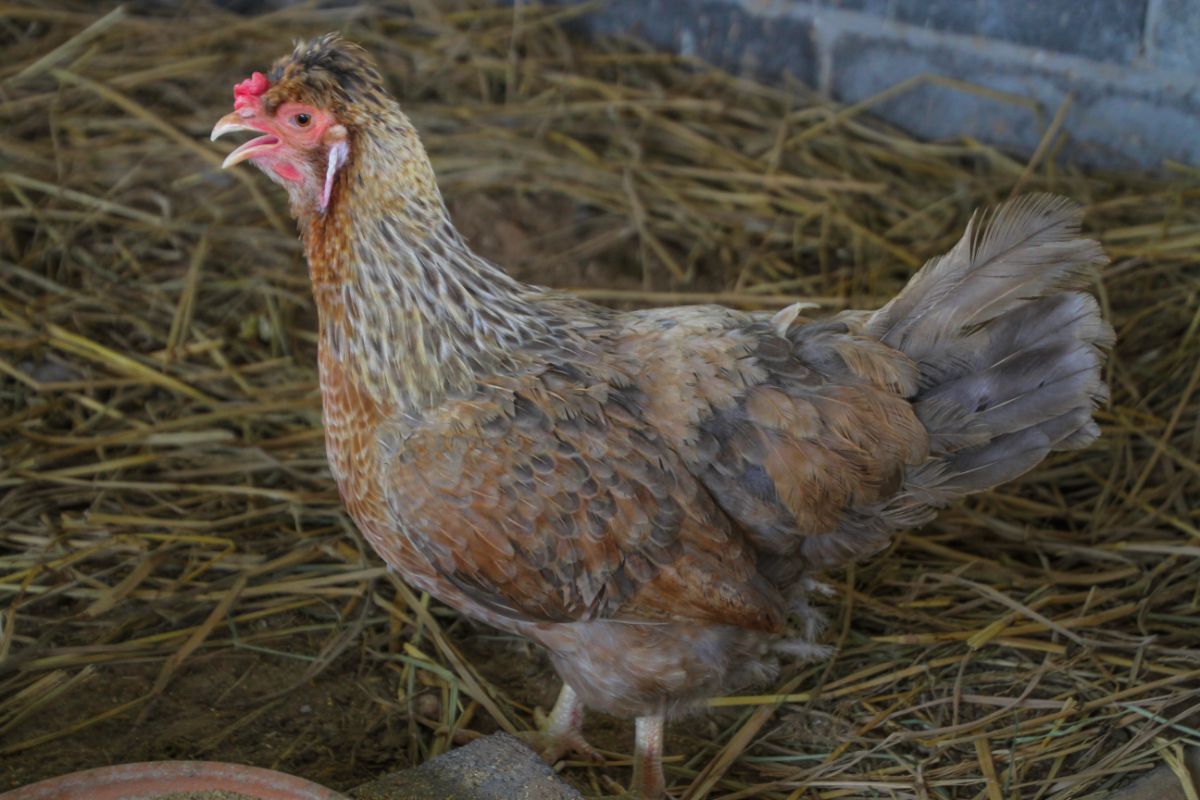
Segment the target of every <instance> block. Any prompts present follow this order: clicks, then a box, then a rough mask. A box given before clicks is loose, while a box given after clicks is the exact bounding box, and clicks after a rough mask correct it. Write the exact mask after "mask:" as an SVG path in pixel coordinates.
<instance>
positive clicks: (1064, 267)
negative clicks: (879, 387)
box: [866, 195, 1114, 511]
mask: <svg viewBox="0 0 1200 800" xmlns="http://www.w3.org/2000/svg"><path fill="white" fill-rule="evenodd" d="M1081 217H1082V211H1081V210H1080V208H1079V206H1077V205H1076V204H1075V203H1073V202H1071V201H1069V200H1066V199H1064V198H1061V197H1054V196H1051V195H1028V196H1025V197H1021V198H1018V199H1016V200H1013V201H1009V202H1007V203H1005V204H1003V205H1001V206H999V207H998V208H996V209H995V210H993V211H991V212H990V213H985V214H983V215H978V214H977V215H976V216H975V217H974V218H972V220H971V222H970V224H969V225H968V226H967V230H966V233H965V234H963V237H962V239H961V240H960V241H959V242H958V244H957V245H955V246H954V249H952V250H951V251H950V252H949V253H947V254H946V255H944V256H942V257H941V258H936V259H934V260H932V261H930V262H929V263H928V264H926V265H925V266H924V267H923V268H922V269H921V270H920V271H919V272H918V273H917V274H916V275H915V276H913V278H912V280H911V281H910V282H909V284H908V286H906V287H905V288H904V290H903V291H902V292H901V293H900V294H899V295H897V296H896V297H895V298H894V299H893V300H892V301H891V302H890V303H888V304H887V305H886V306H884V307H883V308H881V309H879V311H877V312H875V313H874V314H873V315H872V316H871V317H870V318H869V320H868V321H867V324H866V332H867V333H868V334H869V335H872V336H873V337H875V338H878V339H880V340H881V341H883V342H884V343H885V344H887V345H889V346H891V347H893V348H895V349H897V350H900V351H902V352H903V353H905V354H906V355H908V356H909V357H910V358H911V359H913V361H915V362H916V363H917V366H918V367H919V369H920V388H919V390H918V392H917V394H916V396H915V398H914V400H913V402H914V406H915V408H916V410H917V414H918V416H919V417H920V419H921V421H922V423H923V424H924V425H925V428H926V429H927V430H928V431H929V433H930V450H931V456H932V458H931V459H930V461H929V462H927V463H926V464H924V465H922V466H920V467H917V468H915V469H911V470H910V471H909V474H908V476H907V479H906V481H905V488H904V491H903V492H902V494H903V495H906V498H905V499H906V500H907V501H908V502H907V503H902V505H907V506H908V507H909V509H911V510H913V511H916V509H919V508H921V507H924V508H928V507H929V506H935V507H937V506H944V505H945V504H946V503H948V502H950V501H951V500H953V499H954V498H955V497H957V496H959V495H962V494H966V493H968V492H975V491H979V490H982V489H988V488H990V487H993V486H996V485H998V484H1001V483H1004V482H1005V481H1008V480H1011V479H1013V478H1015V477H1017V476H1018V475H1021V474H1022V473H1024V472H1026V471H1027V470H1029V469H1031V468H1032V467H1034V466H1035V465H1037V464H1038V463H1039V462H1040V461H1041V460H1042V459H1043V458H1045V457H1046V455H1047V454H1048V453H1050V452H1051V451H1053V450H1066V449H1071V448H1078V447H1083V446H1085V445H1087V444H1089V443H1090V442H1091V441H1092V440H1094V439H1095V438H1096V437H1097V436H1098V435H1099V429H1098V428H1097V426H1096V423H1095V421H1094V420H1093V419H1092V411H1093V408H1094V407H1095V406H1096V405H1097V404H1098V403H1102V402H1103V401H1104V400H1105V399H1106V397H1107V393H1108V387H1107V386H1106V385H1105V383H1104V379H1103V376H1102V374H1101V370H1102V367H1103V364H1104V354H1103V352H1102V350H1101V348H1106V347H1110V346H1111V345H1112V343H1113V338H1114V337H1113V331H1112V328H1111V327H1110V326H1109V325H1108V323H1107V322H1105V321H1104V320H1103V319H1102V318H1101V315H1100V308H1099V306H1098V304H1097V302H1096V300H1095V298H1094V297H1093V296H1092V295H1091V294H1089V293H1087V292H1086V290H1085V289H1086V286H1087V284H1088V283H1089V281H1090V279H1091V278H1092V276H1093V275H1094V274H1095V272H1096V270H1097V268H1098V267H1099V266H1101V265H1103V264H1104V263H1106V261H1107V259H1106V257H1105V255H1104V253H1103V251H1102V250H1101V249H1100V245H1099V243H1097V242H1096V241H1094V240H1091V239H1084V238H1081V237H1080V235H1079V223H1080V219H1081ZM897 499H899V498H897ZM897 510H899V509H897Z"/></svg>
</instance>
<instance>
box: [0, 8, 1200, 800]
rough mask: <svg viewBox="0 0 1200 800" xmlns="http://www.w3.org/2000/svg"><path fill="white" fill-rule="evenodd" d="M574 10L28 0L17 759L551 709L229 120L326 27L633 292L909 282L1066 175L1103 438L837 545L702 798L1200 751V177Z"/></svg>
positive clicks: (364, 767)
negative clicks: (329, 382) (961, 137)
mask: <svg viewBox="0 0 1200 800" xmlns="http://www.w3.org/2000/svg"><path fill="white" fill-rule="evenodd" d="M578 13H579V9H569V10H562V9H555V8H548V7H538V6H530V5H524V4H523V5H521V6H520V7H519V10H518V11H516V12H514V10H513V9H511V8H493V7H489V6H478V5H461V4H447V3H428V2H421V1H420V0H414V2H413V3H412V4H411V5H404V6H395V5H388V6H386V7H383V6H376V7H336V8H320V7H314V6H311V5H299V6H295V7H292V8H289V9H284V10H281V11H278V12H275V13H272V14H269V15H266V16H259V17H248V16H239V15H237V14H235V13H233V12H231V11H228V10H222V9H219V8H215V7H211V6H207V5H204V4H201V3H192V4H188V5H187V6H185V7H183V8H175V7H174V6H171V5H169V4H150V5H148V6H147V7H145V8H140V9H135V8H127V9H123V10H122V9H114V7H97V6H95V5H93V4H88V3H74V4H71V3H37V4H34V3H29V4H18V5H12V4H4V5H3V8H0V42H2V46H3V49H4V52H5V54H6V57H5V59H4V63H3V64H2V65H0V373H2V376H0V519H2V520H3V526H2V528H0V789H3V788H6V787H8V786H13V785H17V784H19V783H24V782H27V781H30V780H34V779H37V778H41V777H46V776H49V775H51V774H56V773H61V772H65V771H69V770H71V769H78V768H84V767H89V766H98V765H100V764H103V763H110V762H119V761H130V760H138V759H148V758H171V757H174V758H181V757H186V758H208V759H214V760H219V759H224V760H239V761H245V762H250V763H256V764H260V765H263V766H269V767H274V768H277V769H284V770H288V771H292V772H295V773H297V774H300V775H303V776H305V777H308V778H310V779H312V780H316V781H320V782H324V783H326V784H328V785H330V786H333V787H335V788H348V787H350V786H353V785H355V784H357V783H360V782H362V781H365V780H367V779H369V778H372V777H374V776H376V775H377V774H379V773H382V772H384V771H387V770H392V769H398V768H402V767H405V766H408V765H410V764H414V763H418V762H420V761H422V760H424V759H425V758H427V757H429V756H430V755H433V754H436V753H438V752H441V751H443V750H445V749H446V748H447V747H449V746H451V745H452V744H453V743H455V742H461V741H464V740H466V739H469V738H471V737H472V736H474V735H477V734H479V733H485V732H489V731H492V730H496V729H507V730H514V731H515V730H522V729H528V728H529V727H530V726H531V725H532V706H533V705H534V704H537V703H540V704H543V705H545V704H547V703H548V702H550V701H551V700H552V698H553V693H554V690H555V686H554V684H553V678H552V675H551V673H550V672H549V670H548V667H547V665H546V663H545V659H544V658H543V657H542V656H541V655H540V654H539V653H537V652H533V651H530V650H528V649H527V648H526V647H525V646H524V645H523V644H521V643H520V642H517V641H514V640H511V639H507V638H504V637H499V636H497V635H495V634H494V633H493V632H491V631H488V630H486V629H483V628H479V627H477V626H475V625H473V624H470V623H468V622H466V621H464V620H461V619H459V618H458V617H457V616H456V615H454V614H453V613H452V612H450V611H448V610H446V609H444V608H441V607H440V606H438V604H437V603H436V602H431V601H430V600H429V599H428V598H425V597H418V596H415V595H413V594H412V593H411V592H409V591H408V590H407V589H406V588H405V587H404V586H403V585H402V584H400V583H399V582H398V581H397V580H396V579H395V578H394V577H392V576H391V575H389V574H388V573H387V572H386V571H385V570H384V569H383V568H382V565H381V563H380V562H379V560H378V559H377V558H376V557H375V556H374V555H373V554H371V553H369V552H365V549H364V546H363V545H362V543H361V542H360V541H359V539H358V538H357V535H356V534H355V533H354V531H353V529H352V526H351V525H350V524H349V522H348V520H347V519H346V517H345V515H344V514H343V512H342V511H341V509H340V507H339V504H338V501H337V498H336V496H335V493H334V490H333V487H332V485H331V483H330V481H329V478H328V475H327V472H326V469H325V464H324V453H323V445H322V440H321V433H320V428H319V426H320V418H319V396H318V394H317V392H316V388H315V375H314V368H313V364H314V355H313V349H314V336H313V330H314V318H313V312H312V307H311V300H310V297H309V294H308V289H307V277H306V274H305V271H304V268H303V265H302V257H301V254H300V252H299V247H298V244H297V241H296V236H295V233H294V229H293V228H292V226H291V222H290V220H288V219H287V214H286V208H285V205H284V202H283V198H282V196H281V194H280V193H279V192H278V191H277V190H276V189H275V188H274V187H272V186H271V185H269V184H268V183H267V182H266V181H263V180H261V179H260V178H259V176H258V175H257V174H256V173H254V172H252V171H251V170H249V169H236V170H234V171H232V172H230V173H222V172H220V171H219V170H218V169H217V166H218V165H219V164H220V161H221V159H222V157H223V153H224V152H225V151H224V150H223V149H220V148H218V146H216V145H211V144H209V143H208V141H207V135H206V134H207V132H208V130H209V129H210V127H211V125H212V124H213V122H214V121H215V120H216V119H217V117H218V116H220V115H221V114H223V113H225V110H226V109H227V108H228V106H229V103H230V93H229V87H231V86H232V85H233V83H235V82H236V81H237V80H239V79H241V78H242V77H244V76H245V75H246V74H248V73H249V72H250V71H251V70H253V69H256V68H258V69H261V68H263V67H264V66H266V65H267V64H268V63H269V62H270V61H271V60H273V59H274V58H275V57H276V56H277V55H279V54H280V53H282V52H284V51H285V49H287V48H288V47H289V46H290V41H291V39H292V38H294V37H296V36H302V35H308V34H312V33H317V32H323V31H326V30H330V29H344V30H345V31H346V32H347V34H348V35H349V36H350V37H351V38H353V39H356V40H358V41H359V42H361V43H362V44H364V45H365V46H367V47H368V48H369V49H371V50H372V51H373V52H374V53H376V54H377V56H378V57H379V58H380V60H381V61H382V63H383V65H384V66H385V67H386V69H387V71H388V73H389V75H390V78H391V81H392V85H393V87H394V89H395V91H396V92H397V94H398V95H399V96H400V97H401V98H402V101H403V102H404V104H405V106H406V108H407V109H408V110H409V112H410V113H411V115H412V116H413V118H414V121H415V122H416V123H417V125H418V128H419V129H420V130H421V131H422V132H423V135H424V138H425V141H426V143H427V145H428V147H429V149H430V151H431V153H432V155H433V157H434V161H435V166H436V168H437V170H438V172H439V175H440V177H441V180H442V185H443V189H444V191H445V193H446V195H447V198H448V200H449V202H450V204H451V208H452V210H453V212H454V213H455V214H456V216H457V217H458V218H459V219H460V220H461V222H462V227H463V228H464V230H465V232H466V233H467V235H468V237H469V238H470V240H471V241H472V242H474V243H476V244H477V246H479V248H480V249H482V250H483V251H484V252H485V253H486V254H488V255H490V256H492V257H494V258H496V259H498V260H501V261H502V262H503V263H505V264H506V265H507V266H509V267H510V268H511V269H512V270H513V271H514V272H515V273H516V274H517V275H518V276H520V277H522V278H526V279H530V280H536V281H538V282H542V283H551V284H554V285H556V286H561V287H568V288H576V289H580V290H581V291H582V292H583V293H584V294H586V295H587V296H589V297H592V298H594V299H597V300H599V301H604V302H613V303H621V304H627V305H629V304H634V305H636V304H643V305H644V304H656V303H667V302H672V303H674V302H692V301H701V302H707V301H719V302H726V303H731V304H735V305H738V306H741V307H761V308H770V307H777V306H779V305H780V304H784V303H789V302H793V301H794V300H797V299H811V300H815V301H816V302H819V303H821V304H822V305H823V306H824V307H825V308H827V309H829V310H831V311H832V310H836V309H839V308H843V307H847V306H855V307H871V306H874V305H877V304H879V303H880V302H882V301H883V300H885V299H886V298H888V297H889V296H890V295H891V294H892V293H893V292H894V291H895V290H896V289H897V288H898V287H899V286H901V285H902V283H903V281H904V279H905V278H906V276H908V275H909V274H911V272H912V271H913V270H914V269H915V268H916V267H917V266H919V265H920V264H921V263H922V262H923V261H924V260H925V259H926V258H928V257H929V256H931V255H934V254H936V253H939V252H941V251H943V250H944V249H946V248H947V247H948V246H949V245H950V244H952V243H953V241H954V239H955V238H956V237H957V236H958V234H959V233H960V231H961V228H962V226H963V224H964V222H965V220H966V217H967V216H968V214H969V213H970V211H971V209H972V208H974V207H975V206H977V205H980V204H983V203H991V202H996V201H998V200H1001V199H1003V198H1005V197H1007V196H1009V195H1010V194H1012V193H1015V192H1019V191H1023V190H1033V189H1038V190H1049V191H1054V192H1059V193H1063V194H1067V195H1070V196H1072V197H1075V198H1077V199H1079V200H1080V201H1081V202H1083V203H1084V204H1086V206H1087V209H1088V212H1087V219H1086V226H1087V228H1088V230H1090V231H1092V232H1093V233H1094V234H1095V235H1097V236H1098V237H1099V238H1100V239H1101V240H1102V242H1103V244H1104V246H1105V248H1106V250H1107V251H1108V253H1109V254H1110V255H1111V256H1112V259H1113V262H1112V264H1111V265H1110V266H1109V267H1108V268H1107V269H1106V270H1105V273H1104V275H1103V279H1102V281H1101V282H1100V283H1098V285H1097V286H1096V291H1097V292H1098V295H1099V297H1100V298H1101V302H1102V304H1103V306H1104V308H1105V309H1106V312H1107V313H1108V314H1109V315H1110V317H1111V319H1112V320H1113V322H1114V324H1115V327H1116V330H1117V334H1118V340H1119V344H1118V346H1117V349H1116V352H1115V353H1114V354H1113V357H1112V359H1111V362H1110V367H1109V369H1108V376H1107V377H1108V380H1109V381H1110V383H1111V385H1112V387H1113V396H1112V401H1111V403H1110V405H1109V406H1108V407H1106V408H1104V409H1101V410H1100V412H1099V414H1098V417H1099V420H1100V422H1101V426H1102V428H1103V430H1104V436H1103V439H1102V440H1101V442H1100V443H1098V445H1096V446H1094V447H1092V448H1091V449H1089V450H1087V451H1084V452H1079V453H1070V454H1065V455H1062V456H1060V457H1055V458H1053V459H1051V460H1050V461H1049V462H1047V463H1046V464H1045V465H1043V467H1042V468H1040V469H1039V470H1037V471H1036V472H1035V473H1033V474H1030V475H1028V476H1026V477H1024V478H1022V479H1020V480H1019V481H1017V482H1015V483H1013V484H1012V485H1009V486H1006V487H1004V488H1003V489H1001V490H999V491H996V492H993V493H991V494H988V495H984V496H979V497H975V498H972V499H971V500H970V502H968V503H966V504H965V505H963V506H961V507H957V508H954V509H951V510H949V511H947V512H946V513H944V514H942V515H941V516H940V517H939V519H938V520H937V522H935V523H934V524H933V525H931V526H929V527H928V528H927V529H925V530H922V531H918V532H912V533H909V534H907V535H904V536H902V537H900V539H899V541H898V542H897V544H896V546H895V547H894V548H893V549H891V550H890V551H888V552H886V553H885V554H883V555H881V556H879V557H877V558H874V559H873V560H871V561H870V562H869V563H866V564H863V565H860V566H858V567H857V568H855V569H852V570H850V571H848V572H846V573H844V574H838V575H834V576H831V580H832V582H833V583H834V584H835V585H836V587H837V588H838V590H839V598H838V600H837V602H836V603H835V604H834V605H833V606H832V607H831V611H832V614H833V618H834V624H833V626H832V630H831V632H830V634H829V642H830V643H831V644H834V645H836V647H837V655H836V657H835V658H834V659H833V660H832V661H831V662H829V663H828V664H823V665H819V666H816V667H813V666H808V667H805V668H795V669H791V670H786V671H785V672H784V674H783V675H782V676H781V678H780V680H779V682H778V684H777V685H775V686H772V687H767V688H766V689H765V690H764V691H766V692H768V693H767V694H763V695H756V696H740V697H729V698H719V699H716V700H714V701H713V703H712V708H711V710H710V712H709V713H708V714H706V715H704V716H703V717H701V718H700V719H698V720H696V721H695V722H694V723H691V724H688V725H679V726H675V728H674V729H673V731H672V732H671V734H670V736H669V738H668V742H667V748H666V749H667V752H668V754H669V755H670V756H672V758H670V759H668V763H667V775H668V781H669V782H670V783H672V785H673V787H674V791H675V793H676V795H677V796H682V797H687V798H700V797H706V796H711V797H722V798H736V797H766V798H779V799H781V800H782V798H796V799H798V798H818V797H820V798H838V797H915V798H947V799H948V798H987V800H1001V798H1021V799H1022V800H1026V799H1028V800H1034V799H1035V798H1036V799H1039V800H1040V799H1041V798H1046V800H1051V799H1053V800H1062V799H1064V798H1087V797H1102V796H1104V794H1105V792H1106V791H1107V790H1108V789H1109V788H1110V787H1112V786H1115V785H1117V784H1118V783H1120V782H1122V781H1123V780H1124V779H1126V778H1127V777H1129V776H1130V775H1132V774H1134V773H1138V772H1141V771H1144V770H1147V769H1149V768H1151V767H1154V766H1156V765H1159V764H1164V763H1165V764H1168V765H1171V764H1176V765H1178V763H1179V759H1180V757H1181V753H1182V749H1183V747H1184V746H1186V745H1187V744H1188V743H1193V744H1194V743H1200V730H1197V728H1200V723H1198V721H1197V720H1198V719H1200V714H1197V712H1198V711H1200V695H1198V692H1197V689H1198V687H1200V640H1198V636H1197V635H1198V633H1200V616H1198V615H1197V606H1198V603H1200V580H1198V578H1200V502H1197V501H1200V425H1198V424H1197V415H1198V412H1200V399H1198V398H1197V383H1198V382H1200V339H1198V337H1197V329H1198V328H1200V303H1198V302H1197V300H1198V294H1200V265H1198V262H1200V202H1197V201H1198V200H1200V173H1197V171H1196V170H1195V169H1192V168H1187V167H1183V166H1180V165H1170V164H1168V165H1165V166H1164V171H1163V174H1162V175H1161V176H1160V177H1156V178H1149V177H1145V176H1137V175H1100V174H1086V175H1085V174H1078V173H1076V172H1074V171H1071V170H1069V169H1065V168H1062V167H1060V166H1057V164H1058V163H1059V161H1060V160H1059V159H1058V158H1057V156H1059V155H1062V154H1066V155H1067V156H1068V157H1069V154H1070V147H1071V144H1070V141H1069V140H1067V139H1066V138H1064V137H1063V136H1062V135H1061V134H1060V133H1059V132H1058V126H1057V123H1056V119H1055V114H1054V112H1055V111H1056V109H1044V111H1045V125H1046V137H1045V139H1044V142H1043V145H1044V146H1043V147H1042V148H1040V149H1039V154H1038V156H1037V157H1036V159H1035V160H1034V161H1032V162H1026V161H1023V160H1015V159H1013V158H1010V157H1008V156H1006V155H1004V154H1002V153H999V152H996V151H995V150H992V149H989V148H988V147H986V146H983V145H981V144H978V143H976V142H971V141H954V142H946V143H925V142H920V141H914V140H913V139H911V138H909V137H907V136H905V135H904V134H903V133H901V132H898V131H896V130H893V129H890V128H888V127H887V126H885V125H883V124H881V123H878V122H876V121H874V120H872V119H871V118H870V116H869V113H870V103H867V104H863V105H860V106H855V107H850V108H845V107H839V106H836V105H833V104H830V103H828V102H827V101H824V100H821V99H820V98H816V97H814V96H811V95H810V94H809V93H808V92H807V91H806V90H805V89H804V88H803V87H800V86H792V85H788V83H787V81H780V82H778V83H777V84H775V85H770V86H768V85H762V84H758V83H752V82H750V81H747V80H743V79H737V78H734V77H731V76H730V75H728V74H725V73H722V72H719V71H716V70H713V69H711V68H709V67H706V66H704V65H702V64H698V63H694V62H691V61H688V60H686V59H682V58H677V57H672V56H666V55H661V54H657V53H654V52H651V51H649V50H646V49H645V48H642V47H640V46H639V45H637V44H636V43H634V42H619V43H612V42H608V43H605V42H586V41H583V40H580V39H578V38H576V37H575V36H573V35H572V34H571V33H570V24H569V23H570V19H571V18H572V16H573V15H576V14H578ZM905 88H906V87H901V88H900V89H898V90H897V92H896V93H895V94H894V96H899V97H903V91H904V89H905ZM960 88H961V89H962V90H963V91H970V90H971V89H970V87H960ZM1012 100H1013V101H1014V102H1020V101H1021V99H1020V98H1012ZM1058 118H1059V119H1061V115H1059V117H1058ZM221 147H223V148H224V147H228V145H221ZM594 725H595V727H594V728H590V729H589V730H592V731H593V732H594V736H595V738H596V739H597V740H598V742H599V743H600V744H601V746H602V747H603V748H606V749H607V750H608V751H609V755H610V758H609V765H608V766H607V767H603V768H595V767H584V766H582V765H568V766H567V768H566V769H565V771H564V774H565V776H566V777H567V778H568V779H569V780H571V781H572V782H573V783H575V784H576V785H578V786H579V787H580V788H581V789H582V790H583V791H584V792H585V794H588V795H589V796H600V795H603V794H611V793H613V792H614V791H615V789H614V786H615V784H614V781H617V782H623V781H624V780H625V779H626V774H627V770H626V768H625V766H623V765H627V764H628V761H627V758H628V749H627V748H628V747H629V746H630V745H631V739H630V738H629V737H628V734H629V726H628V725H626V724H625V723H621V722H616V721H611V720H604V719H600V718H597V719H596V720H595V722H594Z"/></svg>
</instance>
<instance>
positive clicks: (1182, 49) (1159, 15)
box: [1147, 0, 1200, 74]
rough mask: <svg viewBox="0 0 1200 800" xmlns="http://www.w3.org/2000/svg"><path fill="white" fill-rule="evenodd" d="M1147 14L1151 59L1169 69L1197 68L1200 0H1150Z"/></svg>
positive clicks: (1198, 66) (1199, 69)
mask: <svg viewBox="0 0 1200 800" xmlns="http://www.w3.org/2000/svg"><path fill="white" fill-rule="evenodd" d="M1151 2H1152V6H1151V13H1150V14H1149V16H1148V18H1147V22H1148V23H1149V26H1150V30H1149V31H1147V39H1148V40H1149V43H1150V48H1149V49H1150V61H1151V63H1153V64H1154V65H1156V66H1160V67H1166V68H1168V69H1179V70H1185V71H1190V72H1192V73H1193V74H1194V73H1197V72H1200V0H1151Z"/></svg>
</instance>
